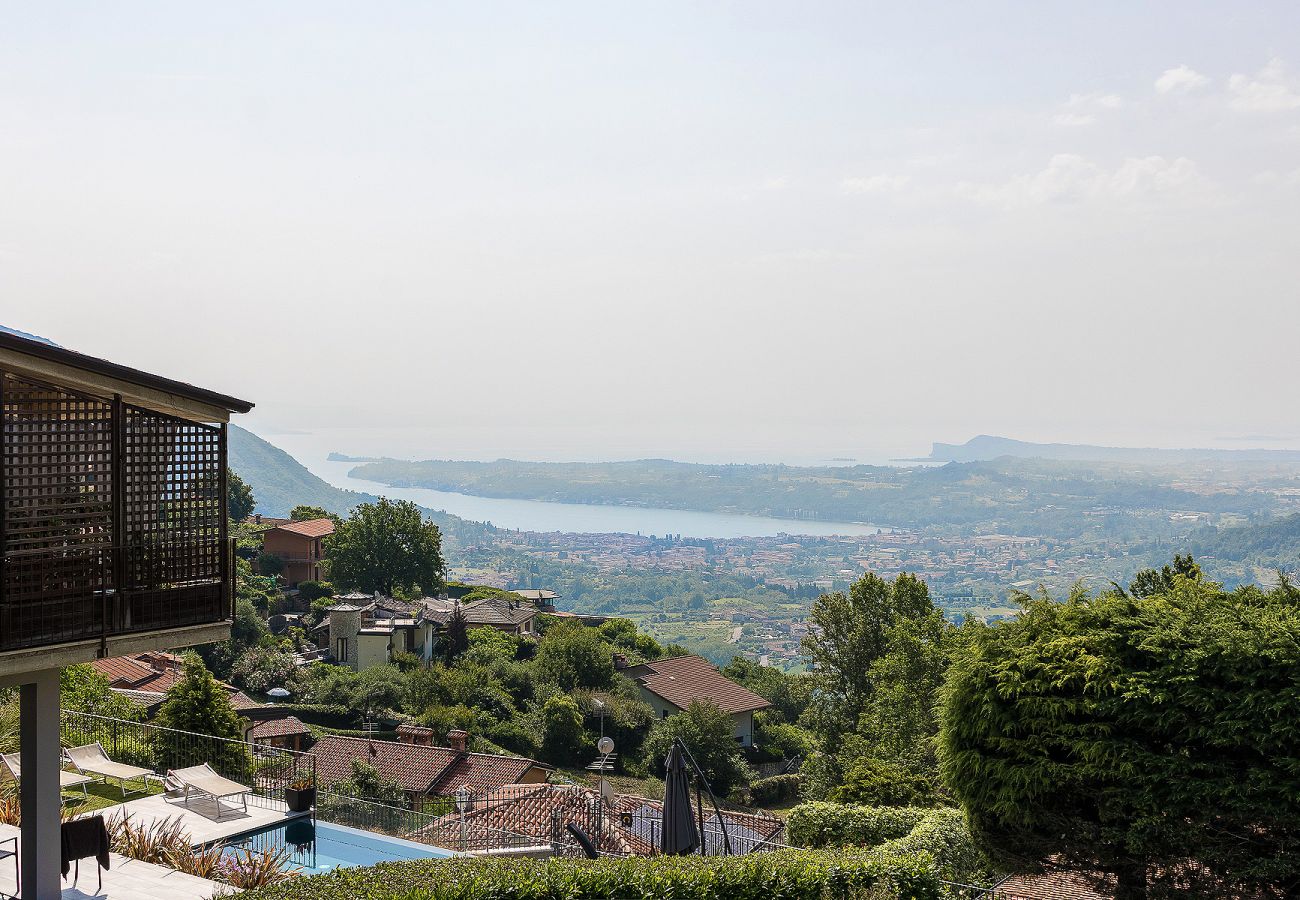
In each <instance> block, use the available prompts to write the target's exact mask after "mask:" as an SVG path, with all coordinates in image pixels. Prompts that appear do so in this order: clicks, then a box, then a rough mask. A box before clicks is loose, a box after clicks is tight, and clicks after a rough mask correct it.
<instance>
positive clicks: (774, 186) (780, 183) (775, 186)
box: [762, 175, 790, 191]
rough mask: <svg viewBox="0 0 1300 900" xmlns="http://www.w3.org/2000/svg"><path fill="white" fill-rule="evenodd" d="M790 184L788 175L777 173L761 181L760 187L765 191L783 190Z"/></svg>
mask: <svg viewBox="0 0 1300 900" xmlns="http://www.w3.org/2000/svg"><path fill="white" fill-rule="evenodd" d="M789 186H790V177H789V176H788V175H777V176H774V177H772V178H769V179H767V180H766V181H764V182H763V185H762V188H763V190H765V191H783V190H785V189H786V188H787V187H789Z"/></svg>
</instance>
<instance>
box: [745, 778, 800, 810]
mask: <svg viewBox="0 0 1300 900" xmlns="http://www.w3.org/2000/svg"><path fill="white" fill-rule="evenodd" d="M802 787H803V776H802V775H772V776H770V777H768V778H759V779H757V780H755V781H753V782H751V783H750V785H749V797H750V800H751V802H752V804H753V805H754V806H767V805H768V804H770V803H783V802H785V801H786V800H793V799H794V798H795V797H798V796H799V790H800V789H801V788H802Z"/></svg>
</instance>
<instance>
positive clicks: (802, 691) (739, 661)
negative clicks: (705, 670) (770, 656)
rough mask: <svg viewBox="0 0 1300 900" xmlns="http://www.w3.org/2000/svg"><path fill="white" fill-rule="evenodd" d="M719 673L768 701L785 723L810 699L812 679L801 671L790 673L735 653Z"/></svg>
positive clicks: (797, 713)
mask: <svg viewBox="0 0 1300 900" xmlns="http://www.w3.org/2000/svg"><path fill="white" fill-rule="evenodd" d="M721 672H722V674H723V675H725V676H726V677H728V678H730V679H731V680H732V681H734V682H736V684H740V685H744V686H745V687H747V688H749V689H750V690H751V691H753V692H754V693H755V694H758V696H760V697H762V698H763V699H764V700H766V701H767V702H768V703H771V704H772V706H773V707H774V708H775V711H776V712H777V713H779V714H780V715H781V717H782V718H783V719H785V720H786V721H787V722H795V721H797V720H798V719H799V716H800V714H801V713H802V712H803V711H804V710H805V709H807V708H808V704H809V702H811V700H812V693H813V683H814V679H813V677H812V676H811V675H809V674H807V673H804V672H800V673H797V674H791V673H788V672H782V671H781V670H780V669H774V668H772V667H771V666H761V665H759V664H758V663H756V662H753V661H752V660H748V659H746V658H745V657H743V656H734V657H732V659H731V662H729V663H727V665H725V666H723V667H722V669H721Z"/></svg>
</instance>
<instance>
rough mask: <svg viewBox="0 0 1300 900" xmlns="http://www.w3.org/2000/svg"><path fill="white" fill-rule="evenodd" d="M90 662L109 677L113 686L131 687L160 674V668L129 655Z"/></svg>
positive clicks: (96, 669) (109, 681)
mask: <svg viewBox="0 0 1300 900" xmlns="http://www.w3.org/2000/svg"><path fill="white" fill-rule="evenodd" d="M90 664H91V665H92V666H94V667H95V671H97V672H99V674H100V675H103V676H104V677H105V678H107V679H108V683H109V684H110V685H112V686H113V687H129V686H131V685H135V684H139V683H141V682H144V681H148V680H149V679H150V678H153V677H155V676H156V675H157V674H158V670H157V669H155V668H154V667H153V666H146V665H145V664H144V663H142V662H136V661H135V660H134V659H132V658H131V657H129V656H114V657H110V658H108V659H96V660H92V661H91V663H90Z"/></svg>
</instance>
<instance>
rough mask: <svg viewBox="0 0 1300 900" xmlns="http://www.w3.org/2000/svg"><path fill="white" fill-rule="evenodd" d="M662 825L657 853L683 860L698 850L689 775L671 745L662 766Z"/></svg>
mask: <svg viewBox="0 0 1300 900" xmlns="http://www.w3.org/2000/svg"><path fill="white" fill-rule="evenodd" d="M664 767H665V769H666V770H667V771H665V772H664V809H663V823H662V827H661V828H660V829H659V849H660V850H661V851H663V852H664V853H665V854H668V855H670V856H685V855H686V854H687V853H690V852H692V851H693V850H695V849H696V848H697V847H699V846H700V831H699V829H698V828H696V827H695V815H694V812H693V811H692V810H691V788H690V783H689V782H690V774H689V772H688V771H687V769H686V754H685V753H684V751H683V750H682V746H681V744H680V742H678V741H673V747H672V749H671V750H669V751H668V760H667V762H666V763H665V764H664Z"/></svg>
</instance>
